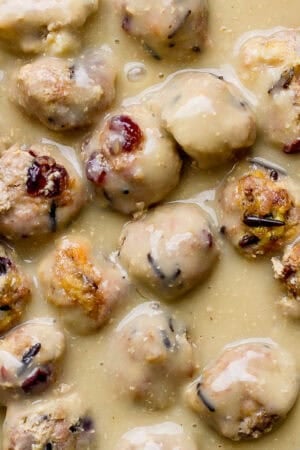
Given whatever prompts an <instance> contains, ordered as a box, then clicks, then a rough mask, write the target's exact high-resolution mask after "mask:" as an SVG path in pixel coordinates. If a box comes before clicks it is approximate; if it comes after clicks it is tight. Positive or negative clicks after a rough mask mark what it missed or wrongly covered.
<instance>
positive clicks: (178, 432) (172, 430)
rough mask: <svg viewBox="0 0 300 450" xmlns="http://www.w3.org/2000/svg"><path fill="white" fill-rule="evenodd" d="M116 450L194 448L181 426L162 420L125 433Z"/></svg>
mask: <svg viewBox="0 0 300 450" xmlns="http://www.w3.org/2000/svg"><path fill="white" fill-rule="evenodd" d="M115 449H116V450H148V449H153V450H156V449H160V450H196V446H195V444H194V442H193V441H192V440H191V439H190V437H189V436H187V435H186V434H185V433H184V431H183V429H182V426H180V425H177V423H173V422H164V423H160V424H157V425H152V426H148V427H138V428H134V429H133V430H130V431H128V432H127V433H125V434H124V435H123V436H122V438H121V440H120V441H119V442H118V444H117V446H116V447H115Z"/></svg>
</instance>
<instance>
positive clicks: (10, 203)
mask: <svg viewBox="0 0 300 450" xmlns="http://www.w3.org/2000/svg"><path fill="white" fill-rule="evenodd" d="M55 150H56V149H55V147H54V146H53V147H52V146H51V145H31V146H19V145H14V146H13V147H11V148H10V149H8V150H7V151H5V152H3V153H2V155H1V157H0V233H1V234H2V235H4V236H5V237H7V238H10V239H19V238H23V237H29V236H33V235H34V236H37V235H42V234H46V233H51V232H55V231H56V230H58V229H60V228H62V227H63V226H64V225H66V224H67V223H68V222H70V221H71V219H72V218H73V217H74V216H75V215H76V213H78V211H79V210H80V208H81V207H82V206H83V203H84V202H85V199H86V192H85V186H84V185H83V182H82V179H81V177H80V176H79V174H78V173H77V172H76V170H75V168H74V167H73V166H72V164H70V162H69V161H67V160H66V159H65V158H63V156H62V155H61V154H59V153H57V155H56V154H55Z"/></svg>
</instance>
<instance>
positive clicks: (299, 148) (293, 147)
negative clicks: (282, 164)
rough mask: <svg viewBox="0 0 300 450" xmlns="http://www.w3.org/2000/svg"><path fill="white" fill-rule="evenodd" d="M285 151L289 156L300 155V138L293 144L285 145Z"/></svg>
mask: <svg viewBox="0 0 300 450" xmlns="http://www.w3.org/2000/svg"><path fill="white" fill-rule="evenodd" d="M283 151H284V153H288V154H294V153H300V138H299V139H296V140H295V141H294V142H292V143H291V144H287V145H285V146H284V147H283Z"/></svg>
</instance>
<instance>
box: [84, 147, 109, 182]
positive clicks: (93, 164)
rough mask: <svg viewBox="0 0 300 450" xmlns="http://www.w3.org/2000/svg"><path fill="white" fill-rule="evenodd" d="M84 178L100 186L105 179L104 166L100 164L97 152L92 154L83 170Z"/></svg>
mask: <svg viewBox="0 0 300 450" xmlns="http://www.w3.org/2000/svg"><path fill="white" fill-rule="evenodd" d="M85 173H86V177H87V179H88V180H90V181H92V182H93V183H95V184H99V185H100V184H102V183H103V182H104V180H105V177H106V171H105V168H104V165H103V164H102V162H101V157H100V154H99V153H97V152H94V153H92V155H91V156H90V158H89V160H88V162H87V164H86V169H85Z"/></svg>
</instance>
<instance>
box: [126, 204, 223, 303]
mask: <svg viewBox="0 0 300 450" xmlns="http://www.w3.org/2000/svg"><path fill="white" fill-rule="evenodd" d="M218 253H219V251H218V244H217V240H216V237H215V233H214V230H213V229H212V227H211V226H210V224H209V222H208V220H207V218H206V217H205V215H204V213H203V211H202V210H201V208H200V207H199V206H197V205H195V204H191V203H190V204H188V203H186V204H184V203H170V204H167V205H163V206H160V207H158V208H156V209H154V210H152V211H150V212H148V213H147V214H146V215H144V216H143V217H142V218H140V219H138V220H136V221H133V222H129V223H128V224H126V225H125V227H124V229H123V232H122V234H121V237H120V250H119V258H120V262H121V264H122V265H123V266H124V267H125V268H126V270H127V271H128V273H129V275H130V276H132V277H133V278H134V279H135V280H136V281H137V282H138V283H140V284H141V285H143V286H145V287H146V288H148V289H150V290H151V291H154V292H155V293H156V294H158V295H160V296H162V297H165V298H169V299H172V298H175V297H178V296H180V295H183V294H184V293H185V292H187V291H188V290H190V289H191V288H193V287H194V286H196V285H197V284H199V283H201V281H203V280H205V279H206V278H207V276H208V274H209V272H210V271H211V269H212V268H213V266H214V264H215V263H216V262H217V259H218Z"/></svg>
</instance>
